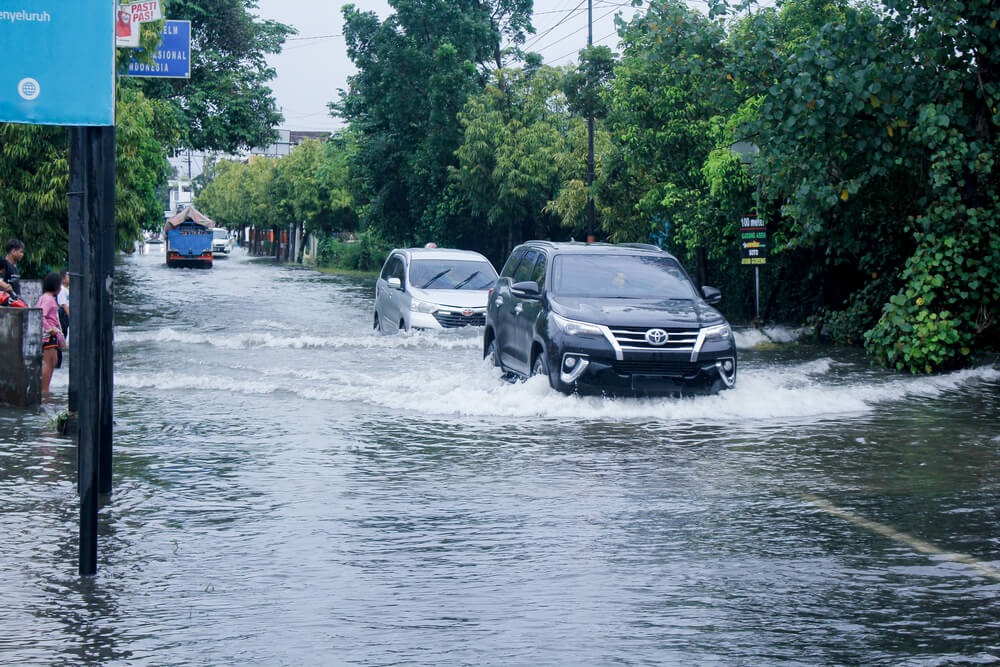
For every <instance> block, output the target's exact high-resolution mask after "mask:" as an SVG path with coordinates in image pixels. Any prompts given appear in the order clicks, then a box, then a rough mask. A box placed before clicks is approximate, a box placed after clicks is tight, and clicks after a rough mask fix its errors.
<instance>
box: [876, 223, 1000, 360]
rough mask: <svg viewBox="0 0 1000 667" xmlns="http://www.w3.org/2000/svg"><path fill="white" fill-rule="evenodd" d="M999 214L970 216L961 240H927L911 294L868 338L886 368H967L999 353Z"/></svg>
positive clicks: (898, 299)
mask: <svg viewBox="0 0 1000 667" xmlns="http://www.w3.org/2000/svg"><path fill="white" fill-rule="evenodd" d="M998 214H1000V211H998V210H996V209H994V210H991V211H988V212H987V211H982V210H969V211H966V212H965V215H964V216H961V217H962V218H963V220H962V224H961V226H960V227H959V229H958V230H957V231H956V233H951V234H926V235H924V236H923V237H922V242H921V244H920V247H919V248H918V250H917V252H916V254H914V255H913V257H911V258H910V260H909V261H908V262H907V264H906V268H905V269H904V270H903V274H902V276H903V279H904V281H905V285H904V287H903V288H902V289H901V290H900V291H899V292H898V293H897V294H895V295H893V296H892V297H891V298H890V299H889V303H887V304H886V305H885V308H884V310H883V311H882V317H881V319H879V321H878V323H877V324H876V325H875V327H874V328H873V329H872V330H871V331H869V332H868V333H867V334H866V335H865V346H866V347H867V349H868V350H869V352H871V353H872V354H873V355H874V356H875V358H876V359H878V360H879V361H880V362H881V363H882V364H884V365H887V366H891V367H894V368H896V369H897V370H906V371H910V372H912V373H931V372H934V371H938V370H945V369H949V368H955V367H959V366H962V365H965V364H966V363H968V362H967V357H969V356H970V355H971V354H973V352H981V351H986V350H990V349H993V348H995V346H996V342H997V341H996V338H997V323H998V322H997V320H998V314H1000V313H998V304H1000V275H998V274H997V272H996V269H995V267H996V266H997V265H998V264H1000V244H998V243H997V241H996V239H997V238H998V234H1000V220H998Z"/></svg>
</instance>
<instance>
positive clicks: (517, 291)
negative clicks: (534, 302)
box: [510, 280, 542, 299]
mask: <svg viewBox="0 0 1000 667" xmlns="http://www.w3.org/2000/svg"><path fill="white" fill-rule="evenodd" d="M510 291H511V293H512V294H513V295H514V296H519V297H521V298H523V299H540V298H542V290H540V289H539V288H538V283H536V282H535V281H534V280H525V281H523V282H519V283H514V284H513V285H511V286H510Z"/></svg>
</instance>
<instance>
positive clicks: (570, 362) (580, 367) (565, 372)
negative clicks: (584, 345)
mask: <svg viewBox="0 0 1000 667" xmlns="http://www.w3.org/2000/svg"><path fill="white" fill-rule="evenodd" d="M589 365H590V360H589V359H587V358H586V357H582V356H576V355H571V354H566V355H563V362H562V368H561V369H559V379H560V380H562V381H563V382H565V383H566V384H572V383H573V382H576V379H577V378H578V377H580V375H582V374H583V372H584V371H585V370H587V366H589Z"/></svg>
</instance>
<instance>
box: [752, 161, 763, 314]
mask: <svg viewBox="0 0 1000 667" xmlns="http://www.w3.org/2000/svg"><path fill="white" fill-rule="evenodd" d="M754 213H755V214H756V215H757V218H758V219H761V220H763V218H761V217H760V177H759V176H758V177H757V188H756V190H754ZM753 285H754V293H755V300H754V304H755V305H754V320H755V321H756V322H757V323H758V324H759V323H760V266H754V267H753Z"/></svg>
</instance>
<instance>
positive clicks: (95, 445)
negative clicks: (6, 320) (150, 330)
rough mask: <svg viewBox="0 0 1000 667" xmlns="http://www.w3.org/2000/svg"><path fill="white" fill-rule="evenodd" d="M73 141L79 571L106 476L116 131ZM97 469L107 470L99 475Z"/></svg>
mask: <svg viewBox="0 0 1000 667" xmlns="http://www.w3.org/2000/svg"><path fill="white" fill-rule="evenodd" d="M69 144H70V192H69V194H70V195H71V196H70V200H69V209H70V210H69V213H70V215H69V220H70V230H69V231H70V247H71V249H72V254H71V261H72V262H74V264H72V265H71V266H73V268H74V269H75V271H74V273H75V275H76V283H75V287H74V289H73V308H71V309H70V312H71V317H73V319H74V323H73V325H72V326H73V327H74V332H73V359H72V369H73V370H72V371H71V372H72V373H74V374H75V376H76V379H77V390H78V395H77V402H78V403H79V405H78V420H79V426H78V429H77V464H78V473H77V487H78V490H79V493H80V554H79V572H80V574H81V575H92V574H94V573H96V572H97V509H98V495H99V493H101V491H102V483H103V486H106V488H107V489H108V490H110V483H111V476H110V472H109V471H110V467H111V447H110V443H111V428H110V425H111V418H112V415H111V400H112V394H111V370H110V367H111V365H112V360H111V347H110V345H111V326H112V323H111V318H110V316H109V315H108V313H109V307H110V301H109V300H107V296H108V295H109V288H110V283H109V282H108V278H109V276H110V267H111V264H112V262H113V260H114V206H115V129H114V127H112V126H108V127H73V128H70V130H69ZM102 470H106V471H108V472H106V473H104V476H102Z"/></svg>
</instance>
